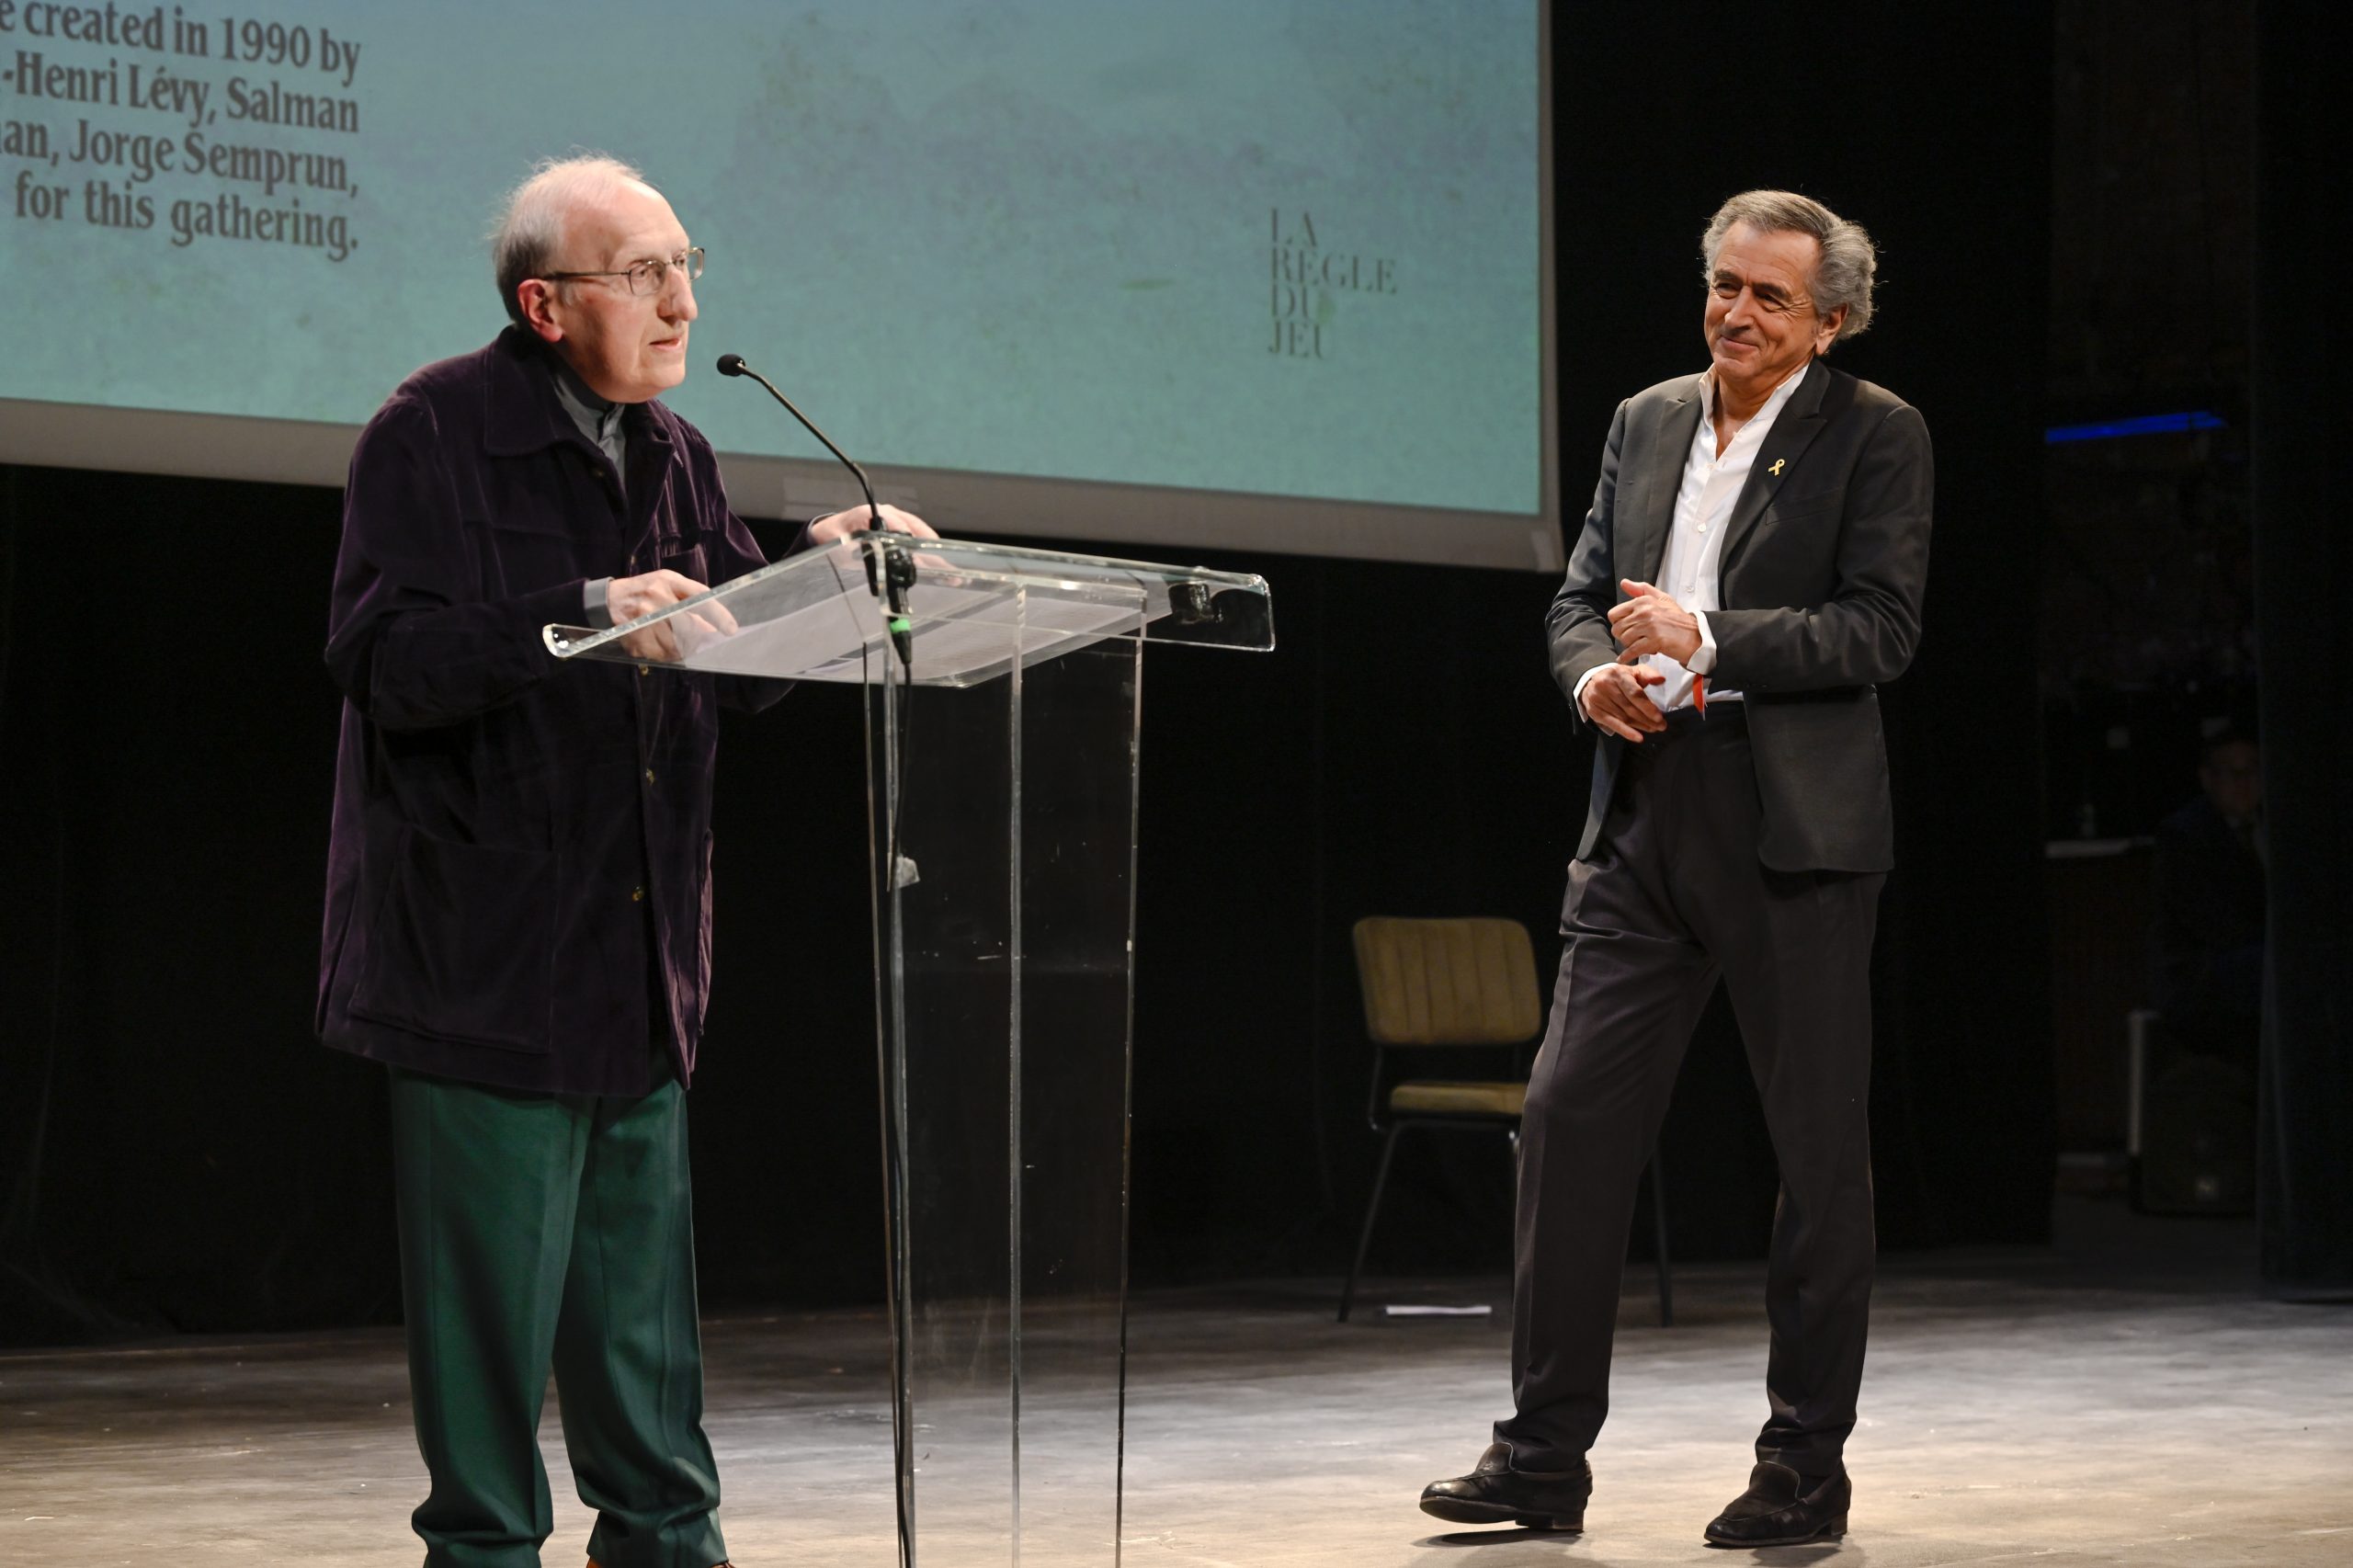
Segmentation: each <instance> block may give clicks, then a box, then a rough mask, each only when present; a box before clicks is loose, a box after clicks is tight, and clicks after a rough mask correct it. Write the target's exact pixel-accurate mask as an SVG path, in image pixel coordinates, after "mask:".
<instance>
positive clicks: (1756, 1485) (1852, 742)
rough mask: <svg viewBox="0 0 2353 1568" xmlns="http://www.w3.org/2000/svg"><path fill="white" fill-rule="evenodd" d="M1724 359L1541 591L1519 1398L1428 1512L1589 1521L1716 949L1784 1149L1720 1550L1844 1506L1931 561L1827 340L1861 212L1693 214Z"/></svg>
mask: <svg viewBox="0 0 2353 1568" xmlns="http://www.w3.org/2000/svg"><path fill="white" fill-rule="evenodd" d="M1701 253H1702V257H1703V260H1704V262H1705V265H1706V277H1707V285H1708V297H1707V306H1706V312H1705V317H1704V328H1705V333H1706V337H1707V343H1708V352H1709V361H1710V363H1709V368H1708V369H1707V370H1706V371H1705V372H1704V373H1702V374H1700V375H1697V376H1683V377H1679V378H1677V379H1676V380H1674V381H1665V382H1662V383H1660V384H1659V385H1657V386H1654V387H1653V388H1651V389H1650V390H1649V391H1647V392H1641V393H1638V394H1636V395H1635V396H1634V397H1631V398H1630V399H1628V400H1627V401H1626V402H1625V403H1621V404H1620V406H1619V409H1618V415H1617V417H1616V419H1615V420H1613V421H1612V422H1611V425H1610V427H1609V442H1608V448H1607V449H1606V450H1605V451H1604V452H1603V454H1602V462H1601V481H1600V483H1599V484H1598V485H1597V487H1596V489H1595V492H1594V499H1593V509H1592V510H1591V511H1590V512H1589V513H1587V514H1586V521H1585V528H1584V531H1583V533H1582V534H1581V535H1580V536H1579V538H1578V540H1577V543H1576V548H1575V550H1574V552H1573V553H1572V555H1571V557H1570V561H1569V570H1568V580H1567V582H1566V583H1565V584H1564V585H1563V587H1562V589H1561V593H1560V596H1559V597H1558V598H1556V599H1555V600H1554V601H1553V604H1552V612H1551V615H1550V626H1551V633H1552V670H1553V674H1554V675H1555V676H1557V677H1558V678H1559V680H1560V682H1561V686H1562V688H1563V691H1564V692H1566V693H1567V694H1568V695H1569V698H1570V703H1571V707H1572V709H1573V710H1574V712H1575V713H1576V714H1577V716H1578V717H1579V718H1580V719H1581V720H1582V721H1583V722H1586V723H1588V724H1591V725H1592V726H1594V727H1595V728H1596V729H1597V731H1598V732H1600V735H1599V744H1598V748H1597V755H1596V756H1595V759H1594V772H1593V794H1592V802H1591V808H1590V811H1589V813H1588V815H1587V818H1586V829H1585V836H1584V839H1583V842H1582V843H1581V844H1580V845H1579V846H1578V850H1577V858H1576V861H1575V862H1574V864H1573V865H1572V866H1571V867H1570V869H1569V888H1568V897H1567V902H1566V904H1565V907H1564V910H1563V917H1562V933H1563V937H1565V938H1566V946H1565V948H1564V949H1563V952H1562V955H1561V971H1560V978H1559V981H1558V983H1557V984H1556V986H1555V988H1554V991H1553V1002H1552V1020H1551V1024H1550V1027H1549V1028H1548V1031H1547V1033H1546V1036H1545V1041H1544V1046H1543V1049H1542V1051H1541V1052H1540V1054H1539V1055H1538V1057H1537V1061H1536V1066H1535V1071H1534V1073H1533V1074H1532V1076H1531V1077H1530V1080H1529V1093H1528V1107H1527V1112H1526V1117H1525V1120H1524V1122H1523V1127H1522V1135H1521V1142H1520V1174H1519V1215H1518V1271H1517V1280H1516V1286H1515V1290H1514V1312H1515V1317H1514V1323H1513V1332H1512V1371H1513V1400H1514V1404H1515V1406H1516V1409H1515V1412H1514V1414H1513V1415H1511V1416H1509V1417H1508V1418H1506V1419H1505V1420H1503V1421H1499V1422H1497V1423H1496V1424H1495V1441H1494V1443H1493V1445H1492V1446H1491V1447H1490V1448H1489V1449H1487V1450H1486V1452H1485V1453H1484V1454H1483V1455H1482V1456H1481V1459H1480V1461H1479V1463H1478V1466H1477V1467H1476V1468H1475V1469H1474V1470H1473V1471H1472V1473H1470V1474H1469V1475H1465V1476H1461V1477H1458V1478H1455V1479H1452V1480H1448V1481H1441V1482H1438V1483H1433V1484H1432V1485H1431V1486H1429V1487H1428V1488H1427V1490H1426V1491H1425V1492H1424V1493H1423V1494H1422V1506H1423V1508H1424V1509H1426V1510H1427V1511H1428V1512H1429V1513H1432V1514H1434V1515H1436V1516H1438V1517H1440V1518H1444V1519H1451V1520H1457V1521H1463V1522H1478V1523H1485V1522H1494V1523H1503V1522H1517V1523H1519V1524H1523V1525H1530V1526H1535V1527H1537V1528H1561V1529H1578V1528H1583V1521H1584V1515H1585V1506H1586V1499H1587V1497H1588V1496H1589V1494H1591V1491H1592V1471H1591V1470H1590V1469H1589V1468H1588V1466H1587V1463H1586V1457H1585V1456H1586V1449H1589V1448H1590V1447H1591V1446H1592V1444H1593V1441H1594V1439H1595V1437H1597V1435H1598V1433H1599V1431H1600V1429H1601V1423H1602V1419H1603V1416H1604V1415H1606V1413H1607V1411H1608V1377H1609V1349H1610V1334H1611V1329H1612V1327H1613V1326H1614V1324H1615V1320H1616V1316H1617V1308H1618V1296H1619V1280H1620V1272H1621V1269H1622V1267H1623V1263H1624V1258H1625V1248H1626V1233H1627V1228H1628V1225H1629V1223H1630V1221H1631V1216H1632V1210H1633V1202H1634V1193H1635V1186H1636V1183H1637V1181H1638V1179H1639V1177H1640V1176H1641V1172H1642V1167H1643V1161H1644V1158H1645V1155H1646V1153H1647V1152H1648V1150H1649V1149H1650V1147H1651V1143H1652V1141H1653V1140H1654V1138H1655V1137H1656V1135H1657V1131H1658V1127H1659V1123H1660V1121H1661V1120H1662V1119H1664V1117H1665V1112H1666V1106H1667V1099H1668V1096H1669V1094H1670V1092H1671V1090H1672V1089H1673V1087H1674V1083H1675V1074H1676V1071H1677V1067H1678V1065H1679V1064H1680V1062H1681V1061H1682V1057H1683V1051H1684V1048H1685V1046H1686V1045H1687V1044H1688V1041H1689V1039H1690V1035H1691V1030H1692V1028H1693V1027H1694V1025H1695V1024H1696V1022H1697V1020H1698V1018H1699V1011H1700V1008H1701V1007H1702V1006H1704V1005H1705V1003H1706V1002H1707V999H1708V997H1709V995H1710V994H1711V992H1713V990H1714V989H1715V985H1716V982H1717V980H1718V978H1719V977H1720V976H1721V977H1722V979H1723V981H1724V982H1725V983H1726V984H1727V985H1728V986H1729V988H1730V991H1731V994H1732V1001H1733V1009H1734V1011H1735V1013H1736V1014H1737V1015H1738V1017H1739V1019H1740V1027H1741V1033H1742V1036H1743V1038H1744V1040H1745V1041H1746V1044H1747V1050H1748V1056H1749V1063H1750V1067H1751V1070H1752V1072H1753V1073H1754V1075H1755V1077H1756V1085H1757V1090H1758V1093H1759V1095H1760V1096H1762V1098H1763V1101H1764V1109H1765V1117H1766V1121H1767V1123H1768V1127H1769V1128H1770V1130H1771V1132H1772V1137H1773V1147H1774V1151H1775V1153H1776V1154H1777V1155H1778V1157H1779V1163H1780V1172H1781V1195H1780V1203H1779V1209H1778V1210H1777V1212H1776V1215H1775V1220H1774V1227H1773V1240H1772V1253H1771V1262H1770V1267H1769V1270H1768V1277H1767V1285H1766V1305H1767V1312H1768V1317H1769V1319H1770V1323H1771V1327H1772V1346H1771V1352H1770V1358H1769V1361H1768V1368H1767V1374H1766V1387H1767V1393H1768V1401H1769V1403H1770V1414H1769V1415H1768V1418H1767V1420H1766V1422H1765V1426H1764V1430H1763V1432H1762V1433H1761V1434H1760V1435H1759V1436H1758V1437H1757V1440H1756V1460H1757V1462H1756V1468H1755V1470H1754V1471H1752V1473H1751V1476H1750V1481H1749V1486H1748V1489H1747V1491H1746V1492H1745V1493H1743V1494H1741V1496H1739V1497H1738V1498H1736V1499H1734V1500H1733V1503H1732V1504H1731V1505H1730V1506H1727V1507H1726V1508H1725V1509H1724V1510H1723V1511H1722V1514H1720V1515H1719V1516H1718V1517H1716V1518H1715V1519H1714V1520H1713V1521H1712V1522H1711V1524H1709V1526H1708V1527H1707V1531H1706V1535H1707V1539H1708V1540H1710V1541H1711V1542H1714V1543H1716V1544H1718V1545H1723V1546H1764V1545H1777V1544H1784V1543H1788V1542H1793V1541H1802V1540H1813V1539H1816V1538H1819V1537H1829V1536H1835V1535H1837V1534H1839V1533H1841V1532H1843V1530H1844V1529H1845V1528H1846V1522H1847V1504H1848V1498H1849V1494H1850V1489H1849V1486H1848V1484H1847V1476H1846V1470H1845V1464H1844V1460H1843V1457H1842V1455H1843V1449H1844V1445H1845V1442H1846V1438H1847V1433H1848V1432H1850V1431H1851V1430H1852V1429H1853V1427H1854V1424H1855V1402H1856V1395H1857V1392H1858V1390H1859V1385H1860V1383H1861V1381H1862V1368H1863V1341H1864V1334H1865V1328H1866V1323H1867V1318H1868V1313H1869V1308H1870V1286H1871V1273H1872V1254H1873V1244H1872V1233H1871V1176H1870V1128H1869V1125H1868V1121H1867V1119H1866V1114H1865V1110H1866V1105H1867V1102H1868V1099H1869V1086H1870V953H1871V938H1872V932H1873V929H1874V926H1875V924H1876V921H1877V915H1878V904H1879V895H1880V888H1881V883H1882V882H1883V881H1884V880H1885V876H1886V872H1887V870H1888V868H1889V865H1890V863H1891V860H1892V852H1893V837H1894V834H1893V820H1892V813H1891V811H1890V806H1889V799H1888V787H1887V758H1886V748H1885V744H1884V742H1883V740H1882V737H1881V730H1880V719H1879V698H1878V685H1879V683H1880V682H1881V681H1887V680H1893V678H1895V677H1896V676H1899V675H1901V674H1902V673H1903V672H1904V667H1905V666H1906V665H1908V664H1910V662H1911V659H1912V652H1913V648H1914V645H1915V642H1917V640H1918V636H1919V631H1920V599H1921V592H1922V587H1923V585H1924V583H1925V581H1926V578H1927V563H1928V528H1929V493H1930V488H1931V467H1930V459H1929V450H1928V435H1927V426H1925V425H1924V424H1923V423H1922V421H1921V419H1920V415H1918V414H1917V413H1916V412H1915V411H1914V410H1913V409H1912V408H1911V407H1910V406H1908V405H1907V404H1905V403H1904V402H1902V401H1901V400H1900V399H1898V398H1896V397H1894V396H1893V395H1892V394H1891V393H1889V392H1885V391H1883V390H1882V389H1881V388H1879V387H1876V386H1873V385H1871V384H1870V382H1868V381H1858V380H1856V379H1855V378H1853V377H1851V376H1847V375H1844V374H1841V373H1840V372H1838V371H1836V370H1833V369H1829V368H1828V367H1827V366H1826V365H1824V364H1821V363H1818V362H1817V361H1818V360H1819V359H1820V358H1821V357H1822V356H1823V355H1824V353H1826V352H1827V351H1828V350H1829V348H1830V347H1831V345H1832V344H1833V343H1835V342H1836V341H1838V340H1839V339H1841V338H1845V337H1852V336H1854V335H1856V334H1857V333H1859V332H1861V331H1862V330H1863V329H1864V328H1865V326H1867V325H1868V324H1869V323H1870V317H1871V287H1872V279H1873V273H1874V269H1875V255H1874V252H1873V249H1872V246H1871V242H1870V237H1869V236H1868V235H1867V234H1865V233H1863V231H1862V230H1861V229H1860V228H1859V227H1858V226H1857V225H1855V224H1853V223H1849V222H1846V221H1844V220H1843V219H1840V218H1839V217H1838V216H1837V215H1836V214H1835V213H1833V212H1831V211H1830V210H1828V209H1827V208H1825V207H1824V206H1822V205H1821V204H1820V203H1819V202H1815V201H1813V200H1810V199H1807V198H1805V197H1802V196H1798V195H1794V194H1792V193H1790V192H1787V191H1762V190H1760V191H1749V192H1746V193H1745V194H1743V195H1741V196H1736V197H1734V198H1733V199H1731V200H1730V201H1728V202H1726V203H1725V204H1724V205H1723V207H1722V209H1721V210H1719V211H1718V212H1717V213H1716V215H1715V218H1714V220H1713V221H1712V222H1711V223H1710V224H1709V226H1708V229H1707V233H1706V234H1705V236H1704V238H1703V240H1702V246H1701Z"/></svg>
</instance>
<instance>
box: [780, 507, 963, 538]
mask: <svg viewBox="0 0 2353 1568" xmlns="http://www.w3.org/2000/svg"><path fill="white" fill-rule="evenodd" d="M876 509H877V510H878V511H880V512H881V515H882V526H883V527H884V528H888V529H889V530H890V531H891V532H892V533H894V534H912V535H914V536H915V538H917V539H938V537H939V534H938V530H936V529H935V528H932V526H931V525H930V524H929V523H926V522H925V521H924V520H923V519H922V518H921V517H916V516H915V514H914V513H913V512H910V511H907V510H905V509H904V508H903V507H898V506H889V505H887V504H886V505H884V506H880V507H878V508H876ZM865 528H866V508H865V507H864V506H852V507H851V508H849V510H847V511H846V512H835V513H832V514H830V515H828V516H826V517H820V518H818V519H817V520H816V521H815V522H813V523H811V524H810V525H809V542H810V543H812V544H831V543H833V542H834V540H837V539H840V538H842V537H843V536H844V535H847V534H854V533H862V532H864V531H865Z"/></svg>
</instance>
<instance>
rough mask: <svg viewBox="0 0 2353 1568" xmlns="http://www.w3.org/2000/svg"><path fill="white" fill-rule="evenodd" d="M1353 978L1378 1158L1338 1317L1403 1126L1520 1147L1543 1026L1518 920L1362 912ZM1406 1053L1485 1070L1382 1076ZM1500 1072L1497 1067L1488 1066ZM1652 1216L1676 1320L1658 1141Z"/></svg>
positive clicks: (1352, 1296) (1661, 1300) (1359, 1269)
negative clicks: (1479, 1073) (1365, 1040)
mask: <svg viewBox="0 0 2353 1568" xmlns="http://www.w3.org/2000/svg"><path fill="white" fill-rule="evenodd" d="M1354 935H1355V939H1356V950H1357V979H1358V984H1359V985H1360V986H1361V987H1362V988H1363V994H1364V1028H1365V1033H1366V1035H1367V1036H1368V1037H1370V1040H1371V1041H1372V1051H1373V1057H1372V1090H1371V1093H1370V1096H1368V1098H1367V1100H1366V1104H1365V1116H1366V1119H1367V1120H1369V1121H1370V1123H1371V1125H1372V1130H1373V1131H1375V1132H1378V1133H1380V1134H1381V1165H1380V1167H1379V1170H1378V1171H1377V1173H1376V1174H1375V1175H1374V1176H1373V1178H1372V1199H1371V1201H1370V1202H1369V1203H1367V1204H1366V1205H1365V1211H1364V1227H1363V1229H1362V1230H1361V1231H1359V1232H1358V1235H1357V1254H1356V1261H1355V1262H1353V1263H1351V1264H1350V1265H1349V1266H1348V1278H1347V1284H1346V1285H1344V1286H1342V1287H1341V1290H1340V1321H1341V1322H1342V1323H1346V1322H1347V1321H1348V1309H1349V1307H1350V1306H1351V1305H1353V1304H1354V1302H1355V1300H1356V1292H1357V1279H1358V1277H1359V1276H1360V1275H1362V1274H1363V1272H1364V1260H1365V1255H1366V1253H1367V1252H1368V1251H1370V1248H1371V1246H1372V1232H1373V1227H1374V1225H1375V1224H1376V1223H1377V1222H1378V1221H1380V1219H1381V1199H1382V1197H1383V1196H1385V1195H1386V1194H1387V1192H1388V1189H1389V1171H1390V1165H1391V1163H1392V1160H1393V1159H1394V1158H1395V1156H1396V1153H1397V1141H1398V1139H1399V1138H1401V1137H1402V1136H1404V1133H1405V1131H1406V1130H1407V1129H1409V1128H1429V1129H1435V1130H1438V1131H1449V1130H1450V1131H1470V1132H1479V1131H1487V1132H1501V1133H1503V1134H1504V1135H1505V1136H1506V1138H1507V1139H1508V1140H1509V1141H1510V1143H1511V1147H1512V1148H1513V1150H1514V1151H1515V1153H1516V1152H1517V1151H1518V1146H1519V1119H1520V1113H1521V1111H1522V1110H1523V1109H1524V1108H1526V1106H1527V1104H1528V1071H1529V1065H1530V1064H1531V1062H1532V1060H1533V1058H1534V1055H1535V1048H1536V1044H1537V1040H1538V1037H1540V1035H1541V1034H1542V1033H1543V1032H1544V1005H1543V993H1542V990H1541V988H1540V986H1539V985H1538V983H1537V979H1536V952H1535V949H1534V948H1533V947H1532V946H1531V945H1530V944H1529V939H1528V927H1527V926H1522V925H1521V924H1520V923H1519V922H1518V921H1517V920H1477V919H1472V920H1408V919H1401V918H1397V917H1395V916H1391V915H1370V916H1368V917H1367V918H1365V919H1362V920H1359V921H1358V922H1357V924H1356V929H1355V933H1354ZM1399 1049H1404V1050H1411V1051H1415V1052H1416V1053H1417V1055H1421V1056H1424V1057H1427V1056H1429V1055H1432V1054H1434V1053H1436V1052H1437V1051H1439V1050H1441V1049H1448V1050H1451V1049H1461V1051H1462V1053H1463V1054H1464V1055H1466V1056H1468V1057H1470V1058H1472V1062H1473V1064H1483V1065H1485V1066H1486V1067H1487V1068H1488V1069H1489V1075H1487V1076H1484V1077H1472V1076H1468V1075H1454V1074H1449V1075H1446V1076H1428V1077H1421V1076H1417V1077H1411V1078H1404V1079H1402V1080H1398V1081H1395V1082H1392V1075H1391V1073H1390V1066H1389V1053H1390V1052H1391V1051H1392V1050H1399ZM1498 1069H1500V1070H1502V1071H1501V1073H1500V1074H1498V1071H1497V1070H1498ZM1650 1185H1651V1213H1652V1216H1653V1219H1654V1222H1655V1224H1656V1229H1657V1247H1658V1312H1659V1321H1660V1322H1661V1323H1662V1324H1672V1323H1674V1321H1675V1296H1674V1285H1673V1280H1672V1278H1671V1277H1670V1275H1669V1272H1668V1267H1667V1255H1666V1200H1665V1194H1664V1192H1663V1191H1662V1186H1663V1184H1662V1183H1661V1180H1660V1176H1659V1161H1658V1149H1657V1147H1656V1146H1655V1145H1654V1146H1653V1147H1652V1149H1651V1165H1650Z"/></svg>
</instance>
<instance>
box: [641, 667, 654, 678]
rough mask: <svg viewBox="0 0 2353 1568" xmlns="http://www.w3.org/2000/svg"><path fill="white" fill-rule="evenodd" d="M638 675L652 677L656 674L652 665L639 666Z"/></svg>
mask: <svg viewBox="0 0 2353 1568" xmlns="http://www.w3.org/2000/svg"><path fill="white" fill-rule="evenodd" d="M637 673H638V674H639V675H642V676H650V675H652V674H653V673H654V666H653V665H638V666H637Z"/></svg>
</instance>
